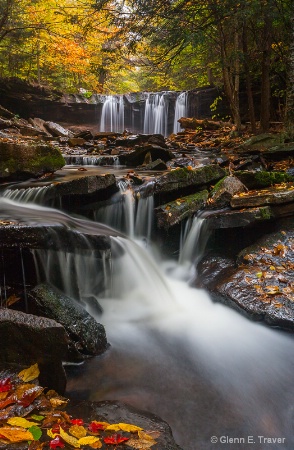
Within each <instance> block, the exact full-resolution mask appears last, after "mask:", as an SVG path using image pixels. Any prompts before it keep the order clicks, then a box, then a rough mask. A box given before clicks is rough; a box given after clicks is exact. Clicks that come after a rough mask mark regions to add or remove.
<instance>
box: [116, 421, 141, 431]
mask: <svg viewBox="0 0 294 450" xmlns="http://www.w3.org/2000/svg"><path fill="white" fill-rule="evenodd" d="M118 425H119V427H120V429H121V430H122V431H127V432H129V433H134V432H135V431H142V430H143V428H140V427H137V426H136V425H131V424H130V423H119V424H118Z"/></svg>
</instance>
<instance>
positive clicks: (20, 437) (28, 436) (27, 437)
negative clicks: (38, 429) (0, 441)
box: [0, 427, 34, 442]
mask: <svg viewBox="0 0 294 450" xmlns="http://www.w3.org/2000/svg"><path fill="white" fill-rule="evenodd" d="M0 434H1V436H4V437H5V438H6V439H8V440H9V441H10V442H22V441H33V440H34V436H33V435H32V433H31V432H30V431H28V430H25V429H24V428H19V427H2V428H0Z"/></svg>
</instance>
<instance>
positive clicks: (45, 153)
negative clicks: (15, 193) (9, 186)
mask: <svg viewBox="0 0 294 450" xmlns="http://www.w3.org/2000/svg"><path fill="white" fill-rule="evenodd" d="M0 154H1V161H0V178H9V179H15V180H18V179H28V178H32V177H37V176H40V175H42V174H44V173H47V172H54V171H55V170H58V169H61V167H63V166H64V165H65V161H64V158H63V157H62V155H61V153H60V151H59V149H58V148H57V147H54V146H52V145H49V144H40V143H37V142H22V143H17V142H13V143H12V142H0Z"/></svg>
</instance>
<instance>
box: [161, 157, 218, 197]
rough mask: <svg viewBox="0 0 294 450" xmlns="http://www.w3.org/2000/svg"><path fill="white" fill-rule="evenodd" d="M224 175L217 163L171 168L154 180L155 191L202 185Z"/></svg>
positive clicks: (168, 190)
mask: <svg viewBox="0 0 294 450" xmlns="http://www.w3.org/2000/svg"><path fill="white" fill-rule="evenodd" d="M225 175H226V172H225V170H224V169H222V168H221V167H220V166H218V165H217V164H211V165H209V166H204V167H200V168H199V169H194V170H189V169H187V168H186V167H184V168H180V169H176V170H172V171H170V172H168V173H167V174H164V175H162V176H161V177H159V178H158V179H157V180H156V187H155V192H156V193H160V192H171V191H175V190H178V189H182V188H186V187H189V186H203V185H208V184H210V183H213V182H215V181H218V180H219V179H220V178H223V177H224V176H225Z"/></svg>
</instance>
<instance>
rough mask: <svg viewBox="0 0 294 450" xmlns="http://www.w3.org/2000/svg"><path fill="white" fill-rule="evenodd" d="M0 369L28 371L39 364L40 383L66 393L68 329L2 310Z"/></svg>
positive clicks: (52, 321) (0, 323)
mask: <svg viewBox="0 0 294 450" xmlns="http://www.w3.org/2000/svg"><path fill="white" fill-rule="evenodd" d="M0 339H1V342H3V343H5V345H3V346H2V350H1V353H0V367H1V369H5V368H6V367H7V366H12V367H13V366H14V367H17V368H18V367H21V368H24V367H28V366H30V365H32V364H35V363H38V364H39V367H40V370H41V376H40V382H41V383H42V384H43V385H44V386H47V387H48V388H50V389H55V390H57V391H58V392H60V393H63V392H64V390H65V385H66V377H65V372H64V369H63V366H62V361H64V360H65V359H66V357H67V353H68V341H67V335H66V332H65V329H64V328H63V327H62V326H61V325H60V324H59V323H57V322H56V321H54V320H52V319H48V318H44V317H36V316H34V315H31V314H25V313H23V312H19V311H13V310H9V309H0Z"/></svg>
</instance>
